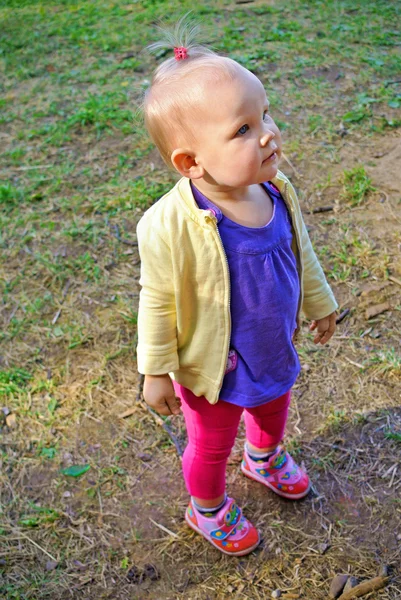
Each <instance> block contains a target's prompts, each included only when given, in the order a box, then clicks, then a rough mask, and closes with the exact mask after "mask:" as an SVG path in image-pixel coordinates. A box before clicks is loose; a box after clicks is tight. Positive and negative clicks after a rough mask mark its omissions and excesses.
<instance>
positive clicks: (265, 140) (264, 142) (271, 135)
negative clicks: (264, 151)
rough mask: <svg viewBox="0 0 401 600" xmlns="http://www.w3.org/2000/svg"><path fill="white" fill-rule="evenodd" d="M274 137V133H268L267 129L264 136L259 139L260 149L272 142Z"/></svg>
mask: <svg viewBox="0 0 401 600" xmlns="http://www.w3.org/2000/svg"><path fill="white" fill-rule="evenodd" d="M274 136H275V133H274V131H270V130H269V129H268V130H267V131H265V132H264V134H263V135H262V137H261V138H260V145H261V146H262V147H264V146H266V145H267V144H268V143H269V142H270V140H272V139H273V138H274Z"/></svg>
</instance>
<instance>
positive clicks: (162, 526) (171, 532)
mask: <svg viewBox="0 0 401 600" xmlns="http://www.w3.org/2000/svg"><path fill="white" fill-rule="evenodd" d="M149 521H152V523H153V525H156V527H158V528H159V529H161V530H162V531H165V532H166V533H168V534H169V535H172V536H173V537H175V538H178V537H180V536H179V535H177V534H176V533H174V532H173V531H170V529H167V527H164V525H160V523H156V521H154V520H153V519H151V518H150V517H149Z"/></svg>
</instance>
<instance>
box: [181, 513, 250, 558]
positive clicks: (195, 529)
mask: <svg viewBox="0 0 401 600" xmlns="http://www.w3.org/2000/svg"><path fill="white" fill-rule="evenodd" d="M185 520H186V522H187V523H188V525H189V527H190V528H191V529H193V530H194V531H196V533H200V535H201V536H203V537H204V538H205V540H207V541H208V542H210V543H211V544H212V546H214V547H215V548H217V550H220V552H223V553H224V554H227V555H228V556H245V554H249V553H250V552H252V550H255V548H257V547H258V546H259V544H260V536H259V532H258V540H257V542H256V543H255V544H254V545H253V546H251V547H250V548H246V550H240V551H239V552H228V551H227V550H223V549H222V548H220V546H217V544H215V543H214V541H213V540H212V538H211V537H210V536H208V535H207V534H206V533H205V532H204V531H202V530H201V529H199V527H197V526H196V525H195V524H194V523H192V521H191V520H190V519H189V518H188V516H187V513H185Z"/></svg>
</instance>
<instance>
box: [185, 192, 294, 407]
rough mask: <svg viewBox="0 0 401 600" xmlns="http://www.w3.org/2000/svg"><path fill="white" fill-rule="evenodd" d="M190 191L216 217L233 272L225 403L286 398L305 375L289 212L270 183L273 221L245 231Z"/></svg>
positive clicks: (249, 404)
mask: <svg viewBox="0 0 401 600" xmlns="http://www.w3.org/2000/svg"><path fill="white" fill-rule="evenodd" d="M191 186H192V192H193V194H194V198H195V201H196V203H197V204H198V206H199V208H201V209H203V210H211V211H213V212H214V214H215V215H216V218H217V226H218V230H219V233H220V237H221V240H222V243H223V246H224V250H225V252H226V256H227V260H228V267H229V272H230V282H231V341H230V352H229V356H228V362H227V370H226V374H225V377H224V380H223V386H222V389H221V392H220V397H221V399H222V400H225V401H226V402H231V403H232V404H237V405H239V406H244V407H253V406H259V405H261V404H264V403H266V402H269V401H271V400H274V399H275V398H278V397H279V396H281V395H282V394H285V393H286V392H287V391H288V390H289V389H290V388H291V387H292V386H293V385H294V383H295V380H296V378H297V376H298V373H299V371H300V364H299V359H298V355H297V352H296V350H295V347H294V344H293V342H292V336H293V333H294V330H295V329H296V315H297V310H298V301H299V294H300V287H299V276H298V271H297V265H296V259H295V256H294V253H293V252H292V249H291V241H292V229H291V221H290V217H289V214H288V211H287V207H286V205H285V203H284V200H283V198H282V196H281V194H280V192H279V190H278V189H277V188H276V187H275V186H274V185H273V184H272V183H270V182H268V183H265V184H263V187H264V189H265V190H266V193H268V194H269V196H270V198H271V200H272V203H273V207H274V209H273V216H272V218H271V220H270V221H269V223H267V225H265V226H264V227H245V226H243V225H239V224H238V223H235V222H234V221H231V219H229V218H228V217H226V216H225V215H223V213H222V212H221V210H220V209H219V208H218V207H217V206H216V205H214V204H213V203H212V202H211V201H210V200H208V199H207V198H206V197H205V196H203V194H201V193H200V192H199V190H197V189H196V188H195V186H194V185H193V184H192V183H191Z"/></svg>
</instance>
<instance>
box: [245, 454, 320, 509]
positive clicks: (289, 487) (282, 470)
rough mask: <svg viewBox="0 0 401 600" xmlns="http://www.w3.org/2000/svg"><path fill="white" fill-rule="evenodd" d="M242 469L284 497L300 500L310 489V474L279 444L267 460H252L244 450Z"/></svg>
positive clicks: (248, 475)
mask: <svg viewBox="0 0 401 600" xmlns="http://www.w3.org/2000/svg"><path fill="white" fill-rule="evenodd" d="M241 471H242V472H243V473H244V475H246V476H247V477H250V478H251V479H255V480H256V481H260V483H263V484H264V485H266V486H267V487H268V488H270V489H271V490H272V491H273V492H275V493H276V494H278V495H279V496H283V498H289V499H290V500H299V499H300V498H303V497H304V496H306V495H307V494H308V492H309V490H310V481H309V477H308V475H307V474H306V473H305V471H303V470H302V469H301V467H299V466H298V465H297V464H296V463H295V462H294V459H293V458H292V457H291V455H290V454H288V452H287V451H286V449H285V448H284V447H283V446H277V449H276V451H275V453H274V454H273V455H272V456H270V458H269V459H268V460H267V461H263V460H252V459H251V458H250V457H249V455H248V452H247V451H246V449H245V451H244V458H243V460H242V463H241Z"/></svg>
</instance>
